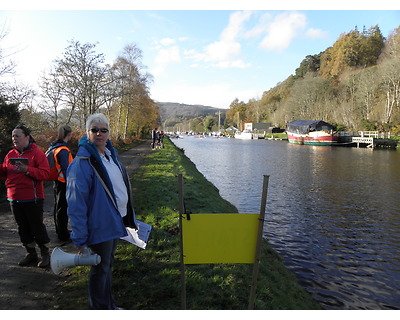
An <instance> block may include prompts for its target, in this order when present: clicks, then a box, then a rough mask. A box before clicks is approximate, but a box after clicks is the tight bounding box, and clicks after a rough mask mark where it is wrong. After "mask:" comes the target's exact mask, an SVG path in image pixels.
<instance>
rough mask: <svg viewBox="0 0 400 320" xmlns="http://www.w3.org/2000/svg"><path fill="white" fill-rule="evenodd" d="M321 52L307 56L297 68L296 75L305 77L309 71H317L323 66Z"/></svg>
mask: <svg viewBox="0 0 400 320" xmlns="http://www.w3.org/2000/svg"><path fill="white" fill-rule="evenodd" d="M321 54H322V52H321V53H319V54H315V55H308V56H306V57H305V58H304V59H303V61H302V62H301V63H300V66H299V67H298V68H297V69H296V73H295V75H296V77H301V78H303V77H304V76H305V74H306V73H307V72H317V71H319V68H320V66H321Z"/></svg>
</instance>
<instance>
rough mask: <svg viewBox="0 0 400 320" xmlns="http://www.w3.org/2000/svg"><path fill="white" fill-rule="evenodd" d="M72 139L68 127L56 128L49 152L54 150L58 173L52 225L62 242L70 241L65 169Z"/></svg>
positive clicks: (70, 156) (70, 158)
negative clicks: (54, 138)
mask: <svg viewBox="0 0 400 320" xmlns="http://www.w3.org/2000/svg"><path fill="white" fill-rule="evenodd" d="M71 137H72V129H71V127H70V126H68V125H62V126H59V127H58V135H57V140H56V141H54V142H53V143H51V144H50V148H49V150H54V160H55V165H56V169H57V172H58V177H57V180H55V181H54V185H53V188H54V213H53V214H54V225H55V228H56V233H57V236H58V239H59V240H60V241H62V242H66V241H69V240H70V235H69V231H68V214H67V206H68V204H67V198H66V195H65V194H66V190H67V183H66V182H67V181H66V179H67V168H68V166H69V164H70V163H71V162H72V160H73V157H72V154H71V150H70V149H69V148H68V141H69V140H70V139H71Z"/></svg>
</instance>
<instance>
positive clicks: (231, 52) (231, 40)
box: [185, 11, 252, 68]
mask: <svg viewBox="0 0 400 320" xmlns="http://www.w3.org/2000/svg"><path fill="white" fill-rule="evenodd" d="M251 15H252V12H250V11H236V12H234V13H232V14H231V15H230V17H229V23H228V25H227V27H226V28H225V29H224V30H223V31H222V32H221V35H220V37H219V40H218V41H215V42H213V43H211V44H209V45H207V46H206V47H205V48H204V49H203V52H202V53H198V52H196V51H195V50H188V51H186V52H185V54H186V55H187V56H188V57H189V58H191V59H194V60H195V61H203V62H216V63H215V64H213V66H216V67H218V68H243V67H247V66H248V64H246V63H244V62H240V63H239V61H240V60H237V59H236V57H237V56H239V55H240V53H241V44H240V42H238V40H237V39H238V38H239V37H240V35H241V33H242V32H243V25H244V23H245V22H246V21H247V20H248V19H249V18H250V16H251Z"/></svg>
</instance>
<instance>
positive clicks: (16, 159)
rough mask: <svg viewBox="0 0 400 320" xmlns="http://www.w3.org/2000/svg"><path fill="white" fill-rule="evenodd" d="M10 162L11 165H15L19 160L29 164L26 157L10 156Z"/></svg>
mask: <svg viewBox="0 0 400 320" xmlns="http://www.w3.org/2000/svg"><path fill="white" fill-rule="evenodd" d="M10 162H11V164H12V165H14V166H15V165H17V162H21V163H23V164H25V165H28V164H29V159H28V158H10Z"/></svg>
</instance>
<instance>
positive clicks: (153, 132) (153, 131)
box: [151, 128, 158, 149]
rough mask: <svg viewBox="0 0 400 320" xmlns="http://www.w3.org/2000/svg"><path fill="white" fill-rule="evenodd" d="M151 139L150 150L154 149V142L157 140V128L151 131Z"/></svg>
mask: <svg viewBox="0 0 400 320" xmlns="http://www.w3.org/2000/svg"><path fill="white" fill-rule="evenodd" d="M151 139H152V140H153V142H152V144H151V148H152V149H154V148H155V144H156V141H157V140H158V132H157V128H155V129H153V130H152V131H151Z"/></svg>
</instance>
